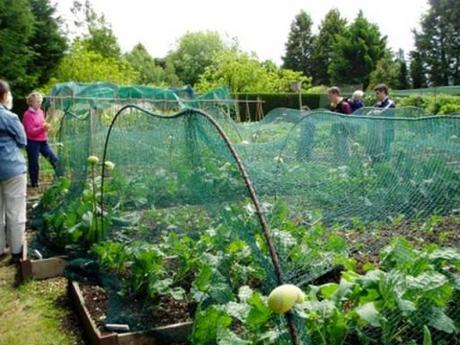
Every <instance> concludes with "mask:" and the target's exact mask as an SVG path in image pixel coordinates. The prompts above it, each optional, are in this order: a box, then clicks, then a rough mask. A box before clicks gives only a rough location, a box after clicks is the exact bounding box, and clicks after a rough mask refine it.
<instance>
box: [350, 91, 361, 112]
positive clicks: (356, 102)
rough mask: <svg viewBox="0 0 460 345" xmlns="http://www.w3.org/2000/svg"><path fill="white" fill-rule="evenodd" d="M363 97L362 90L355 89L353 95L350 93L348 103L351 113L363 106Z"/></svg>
mask: <svg viewBox="0 0 460 345" xmlns="http://www.w3.org/2000/svg"><path fill="white" fill-rule="evenodd" d="M363 97H364V92H362V91H361V90H355V92H353V95H351V98H350V99H349V100H348V103H349V104H350V107H351V111H352V112H353V113H354V112H355V110H358V109H361V108H362V107H364V102H363Z"/></svg>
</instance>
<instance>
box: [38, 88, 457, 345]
mask: <svg viewBox="0 0 460 345" xmlns="http://www.w3.org/2000/svg"><path fill="white" fill-rule="evenodd" d="M53 92H54V93H53V95H52V96H51V97H49V98H48V102H49V103H48V104H49V108H48V116H49V117H51V118H52V119H53V121H55V122H56V124H58V126H55V127H56V128H59V131H58V133H56V141H57V143H58V146H59V155H60V158H61V165H62V168H63V171H64V177H62V178H60V179H59V180H57V181H56V182H55V184H54V186H53V187H52V188H51V189H50V190H49V191H48V192H47V193H46V194H45V195H44V197H43V199H42V202H41V205H40V209H41V211H42V212H43V214H44V216H43V227H42V229H41V232H40V236H39V237H40V241H41V243H42V245H44V247H45V248H46V249H47V251H48V252H49V255H51V254H56V253H60V254H62V253H65V254H66V255H69V256H70V257H71V258H72V259H73V261H72V262H71V264H70V267H69V270H68V274H69V275H70V276H71V277H72V278H74V279H81V280H92V281H95V282H96V283H97V284H99V285H101V286H103V287H104V289H105V291H106V292H107V294H108V296H109V303H108V310H107V312H106V315H105V319H104V320H100V321H99V322H100V324H101V325H103V324H105V323H126V324H129V325H130V327H131V329H133V330H149V329H152V328H155V327H157V326H161V325H165V324H173V323H177V322H185V321H191V322H193V323H194V326H193V332H192V334H191V336H190V339H189V340H190V342H191V343H193V344H430V343H431V344H457V343H459V327H460V326H459V323H460V315H459V305H458V304H459V291H460V285H459V281H460V276H459V269H460V254H459V237H458V228H459V224H460V220H459V217H458V215H459V214H460V183H459V182H460V122H459V118H457V117H454V116H449V117H430V116H428V115H427V114H423V113H422V112H420V111H419V110H418V109H415V108H408V109H396V110H387V111H384V112H381V111H380V112H378V111H377V110H376V109H367V108H364V109H363V110H361V113H360V115H353V116H342V115H337V114H334V113H330V112H327V111H311V112H304V111H302V112H301V111H298V110H293V109H275V110H273V111H272V112H270V113H269V114H267V115H266V117H265V118H264V119H263V120H262V121H259V122H255V123H239V122H235V121H234V120H233V115H234V114H235V113H234V111H236V110H235V109H236V107H235V102H234V101H233V100H232V99H231V97H230V96H229V94H228V93H227V91H226V90H225V89H218V90H216V91H215V92H211V93H209V94H207V95H203V96H196V95H194V94H193V93H192V92H191V91H190V90H187V89H184V90H162V91H161V92H160V91H158V90H153V89H150V88H143V87H129V88H128V87H116V86H114V85H111V84H97V85H77V84H71V85H62V86H59V87H57V88H56V89H55V90H54V91H53ZM172 94H173V95H174V96H171V95H172ZM120 95H122V96H120ZM170 97H171V98H170ZM127 104H131V105H127ZM176 110H177V111H179V112H177V113H174V114H173V112H174V111H176ZM89 156H95V157H94V158H91V161H90V162H88V157H89ZM96 160H97V161H96ZM398 237H404V239H398ZM283 282H284V283H291V284H295V285H297V286H298V287H300V288H301V289H302V290H303V291H305V293H306V299H305V303H303V304H299V305H297V306H295V308H294V309H293V310H292V311H291V312H290V313H288V314H287V315H278V314H276V313H273V312H272V311H271V310H270V309H269V308H268V306H267V296H268V294H269V293H270V292H271V291H272V290H273V289H274V288H275V287H276V286H278V285H280V283H283Z"/></svg>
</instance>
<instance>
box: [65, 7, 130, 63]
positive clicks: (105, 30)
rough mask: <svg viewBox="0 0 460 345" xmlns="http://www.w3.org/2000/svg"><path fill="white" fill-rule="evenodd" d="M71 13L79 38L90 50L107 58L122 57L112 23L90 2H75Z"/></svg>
mask: <svg viewBox="0 0 460 345" xmlns="http://www.w3.org/2000/svg"><path fill="white" fill-rule="evenodd" d="M71 12H72V14H73V16H74V18H75V20H74V26H75V27H76V31H77V32H76V34H77V37H78V38H80V41H81V42H82V43H83V44H85V45H86V46H87V48H88V49H89V50H92V51H94V52H97V53H98V54H100V55H102V56H104V57H106V58H120V57H121V49H120V46H119V44H118V40H117V37H116V36H115V34H114V33H113V30H112V27H111V25H110V23H108V22H107V20H106V19H105V16H104V15H103V14H102V15H100V14H98V13H97V12H96V11H95V10H94V8H93V7H92V5H91V3H90V2H89V0H86V1H85V3H82V2H80V1H74V2H73V7H72V9H71ZM78 33H79V34H78Z"/></svg>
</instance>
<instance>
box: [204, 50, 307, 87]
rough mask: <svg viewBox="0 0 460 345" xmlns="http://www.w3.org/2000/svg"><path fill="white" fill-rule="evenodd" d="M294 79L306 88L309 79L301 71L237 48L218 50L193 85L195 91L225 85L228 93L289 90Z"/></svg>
mask: <svg viewBox="0 0 460 345" xmlns="http://www.w3.org/2000/svg"><path fill="white" fill-rule="evenodd" d="M295 81H302V82H303V86H304V87H305V88H306V89H307V88H308V87H309V86H311V78H308V77H305V76H304V75H303V74H302V73H301V72H296V71H292V70H289V69H284V68H279V67H277V66H276V65H274V64H273V63H269V62H263V63H262V62H260V61H259V59H258V58H257V56H256V55H255V54H248V53H244V52H241V51H240V50H238V49H237V48H233V49H227V50H224V51H221V52H220V53H217V54H216V55H215V57H214V59H213V61H212V64H211V65H210V66H208V67H207V68H206V70H205V72H204V73H203V74H202V75H201V77H200V80H199V82H198V83H197V85H196V88H197V90H198V91H207V90H209V89H212V88H215V87H218V86H223V85H225V86H227V87H228V88H229V89H230V91H231V92H233V93H238V92H290V91H291V89H290V88H291V85H292V83H293V82H295Z"/></svg>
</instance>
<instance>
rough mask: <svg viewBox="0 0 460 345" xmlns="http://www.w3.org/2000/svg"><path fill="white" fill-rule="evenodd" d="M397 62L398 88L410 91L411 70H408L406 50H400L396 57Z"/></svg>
mask: <svg viewBox="0 0 460 345" xmlns="http://www.w3.org/2000/svg"><path fill="white" fill-rule="evenodd" d="M396 62H397V63H398V65H399V82H398V85H397V88H398V89H400V90H406V89H409V88H410V81H409V70H408V68H407V61H406V56H405V54H404V50H402V49H399V51H398V54H397V55H396Z"/></svg>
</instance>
